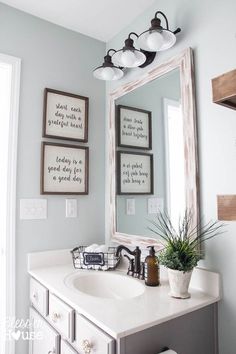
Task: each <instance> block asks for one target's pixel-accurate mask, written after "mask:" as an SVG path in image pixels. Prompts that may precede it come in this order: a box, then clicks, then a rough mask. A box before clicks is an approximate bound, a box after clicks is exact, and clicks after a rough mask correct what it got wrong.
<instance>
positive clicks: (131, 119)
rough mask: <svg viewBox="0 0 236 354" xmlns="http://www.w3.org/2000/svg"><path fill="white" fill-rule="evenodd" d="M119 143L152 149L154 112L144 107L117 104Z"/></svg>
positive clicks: (120, 144) (125, 145) (131, 146)
mask: <svg viewBox="0 0 236 354" xmlns="http://www.w3.org/2000/svg"><path fill="white" fill-rule="evenodd" d="M117 145H118V146H120V147H130V148H136V149H142V150H151V149H152V113H151V112H150V111H145V110H144V109H139V108H134V107H128V106H122V105H118V106H117Z"/></svg>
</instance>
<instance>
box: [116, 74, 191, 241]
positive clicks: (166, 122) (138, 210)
mask: <svg viewBox="0 0 236 354" xmlns="http://www.w3.org/2000/svg"><path fill="white" fill-rule="evenodd" d="M182 117H183V115H182V108H181V85H180V72H179V69H175V70H172V71H170V72H168V73H167V74H165V75H163V76H161V77H158V78H157V79H155V80H153V81H150V82H148V83H146V84H145V85H143V86H141V87H138V88H137V89H135V90H133V91H131V92H129V93H128V94H126V95H124V96H122V97H120V98H119V99H117V100H116V136H117V147H116V149H117V160H116V164H117V168H116V178H117V179H116V183H117V194H116V231H117V232H119V233H125V234H131V235H142V236H152V237H153V234H152V233H151V232H150V231H149V230H148V229H147V226H148V222H147V219H150V218H153V217H154V215H155V214H157V213H158V211H159V210H161V211H163V210H165V211H167V212H168V214H169V215H170V217H171V220H172V223H173V224H174V225H177V224H178V220H179V217H180V214H181V213H183V212H184V210H185V206H186V204H185V189H186V188H185V170H184V162H185V161H184V130H183V129H184V126H183V118H182Z"/></svg>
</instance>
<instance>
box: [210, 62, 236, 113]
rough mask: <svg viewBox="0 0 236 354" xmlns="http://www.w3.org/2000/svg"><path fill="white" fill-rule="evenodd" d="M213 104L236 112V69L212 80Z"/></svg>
mask: <svg viewBox="0 0 236 354" xmlns="http://www.w3.org/2000/svg"><path fill="white" fill-rule="evenodd" d="M212 92H213V102H214V103H218V104H220V105H222V106H226V107H228V108H232V109H235V110H236V69H235V70H232V71H230V72H228V73H226V74H223V75H221V76H218V77H216V78H214V79H212Z"/></svg>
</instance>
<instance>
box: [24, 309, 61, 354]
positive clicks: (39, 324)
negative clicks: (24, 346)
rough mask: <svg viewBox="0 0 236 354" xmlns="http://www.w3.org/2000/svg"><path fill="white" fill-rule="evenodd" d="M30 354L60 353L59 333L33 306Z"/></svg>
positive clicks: (31, 310)
mask: <svg viewBox="0 0 236 354" xmlns="http://www.w3.org/2000/svg"><path fill="white" fill-rule="evenodd" d="M30 326H31V327H30V334H31V335H32V334H33V337H34V339H31V340H30V342H29V354H43V353H45V354H48V353H50V354H52V353H53V354H59V349H60V346H59V343H60V336H59V334H58V333H57V332H56V331H55V330H54V329H53V328H52V327H51V326H50V325H49V324H48V323H47V322H46V320H44V319H43V317H41V316H40V315H39V314H38V313H37V312H36V311H35V310H34V309H33V308H31V309H30Z"/></svg>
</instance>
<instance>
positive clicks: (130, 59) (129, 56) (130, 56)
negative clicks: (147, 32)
mask: <svg viewBox="0 0 236 354" xmlns="http://www.w3.org/2000/svg"><path fill="white" fill-rule="evenodd" d="M121 62H122V64H123V65H124V66H125V67H127V68H129V67H132V66H133V65H134V63H135V62H136V56H135V54H134V53H133V52H132V51H131V50H125V51H124V52H123V53H122V54H121Z"/></svg>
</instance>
